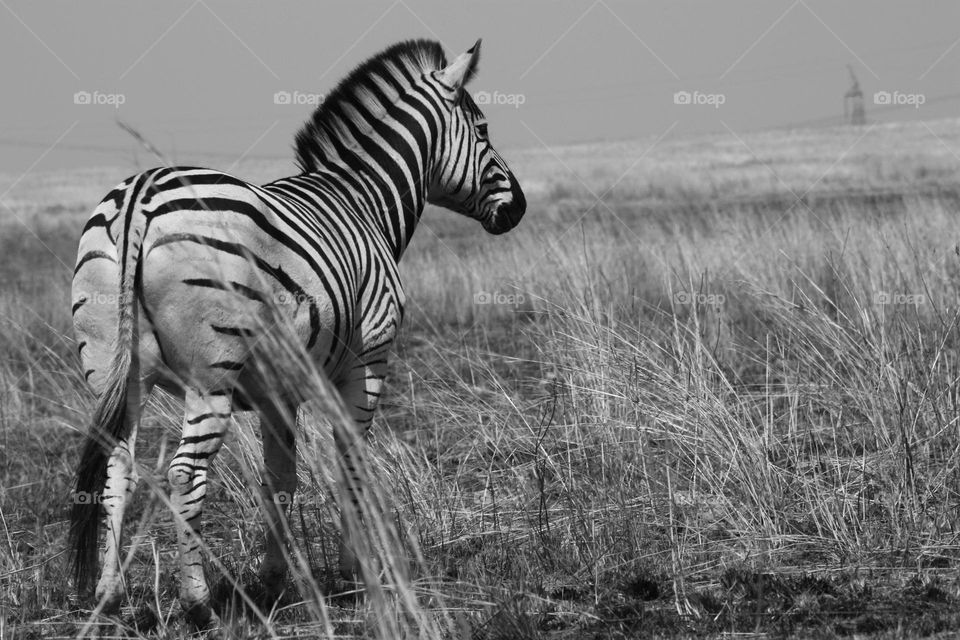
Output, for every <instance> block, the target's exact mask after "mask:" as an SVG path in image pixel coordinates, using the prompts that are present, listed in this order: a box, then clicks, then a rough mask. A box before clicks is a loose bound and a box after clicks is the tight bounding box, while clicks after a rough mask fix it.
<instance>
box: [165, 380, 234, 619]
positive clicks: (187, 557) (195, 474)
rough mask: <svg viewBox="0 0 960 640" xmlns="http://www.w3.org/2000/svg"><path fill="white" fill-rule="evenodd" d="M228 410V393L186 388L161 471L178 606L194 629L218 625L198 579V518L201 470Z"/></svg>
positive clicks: (204, 475)
mask: <svg viewBox="0 0 960 640" xmlns="http://www.w3.org/2000/svg"><path fill="white" fill-rule="evenodd" d="M231 411H232V405H231V400H230V396H229V395H201V394H200V393H198V392H197V391H195V390H193V389H189V390H188V391H187V394H186V411H185V414H184V419H183V436H182V437H181V439H180V445H179V446H178V447H177V453H176V454H175V455H174V456H173V460H172V461H171V462H170V468H169V470H168V471H167V478H168V480H169V481H170V502H171V504H172V505H173V510H174V523H175V526H176V529H177V542H178V545H179V548H180V606H181V607H183V611H184V613H185V614H186V616H187V618H188V619H189V620H190V621H191V622H193V623H194V624H195V625H196V626H198V627H200V628H206V627H215V626H217V625H218V624H219V618H218V617H217V614H216V613H214V611H213V609H212V608H211V607H210V588H209V587H208V586H207V581H206V579H205V578H204V575H203V560H202V555H201V547H202V546H203V545H202V534H201V516H202V514H203V498H204V496H205V495H206V493H207V470H208V469H209V466H210V463H211V462H212V461H213V458H214V457H215V456H216V455H217V452H218V451H219V450H220V445H221V444H223V437H224V435H225V434H226V431H227V428H228V426H229V425H230V414H231Z"/></svg>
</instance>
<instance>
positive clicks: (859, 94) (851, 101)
mask: <svg viewBox="0 0 960 640" xmlns="http://www.w3.org/2000/svg"><path fill="white" fill-rule="evenodd" d="M847 71H849V72H850V88H849V89H847V92H846V93H845V94H843V121H844V122H849V123H850V124H852V125H861V124H865V123H866V122H867V114H866V112H865V111H864V108H863V91H861V90H860V82H859V81H858V80H857V74H855V73H854V72H853V67H851V66H850V65H849V64H848V65H847Z"/></svg>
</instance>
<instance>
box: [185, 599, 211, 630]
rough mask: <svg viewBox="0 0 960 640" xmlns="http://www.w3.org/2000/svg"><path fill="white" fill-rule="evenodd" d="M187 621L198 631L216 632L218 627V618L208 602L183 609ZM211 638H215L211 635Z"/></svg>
mask: <svg viewBox="0 0 960 640" xmlns="http://www.w3.org/2000/svg"><path fill="white" fill-rule="evenodd" d="M181 606H182V605H181ZM183 614H184V616H185V617H186V619H187V621H188V622H190V624H192V625H193V626H194V627H196V628H197V629H198V630H200V631H211V632H213V631H216V630H217V629H219V627H220V617H219V616H218V615H217V614H216V613H215V612H214V610H213V608H212V607H211V606H210V603H209V602H197V603H195V604H191V605H187V606H185V607H183ZM211 637H217V636H216V635H213V636H211Z"/></svg>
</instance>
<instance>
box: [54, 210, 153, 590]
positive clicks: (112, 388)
mask: <svg viewBox="0 0 960 640" xmlns="http://www.w3.org/2000/svg"><path fill="white" fill-rule="evenodd" d="M130 197H133V195H132V194H131V196H130ZM135 209H136V208H135V207H134V206H133V203H131V204H130V205H129V209H128V211H127V212H126V215H127V216H133V215H134V212H135ZM125 222H127V225H125V226H126V229H127V231H126V232H125V233H124V235H123V236H122V238H123V239H122V241H121V242H120V243H118V245H119V246H118V247H117V249H118V252H119V253H120V254H121V259H120V261H119V262H120V278H119V282H118V285H119V292H118V293H119V295H118V324H117V340H116V343H115V345H116V346H115V349H116V351H115V352H114V355H113V362H112V363H111V365H110V368H109V369H108V370H107V377H106V380H105V384H104V386H103V388H102V392H101V394H100V396H99V398H98V400H97V406H96V410H95V411H94V414H93V420H92V422H91V425H90V430H89V432H88V434H87V440H86V443H85V444H84V447H83V453H82V454H81V457H80V464H79V467H78V468H77V477H76V485H75V487H76V492H75V493H74V496H73V507H72V509H71V511H70V542H71V548H72V551H73V571H74V576H75V578H76V581H77V587H78V590H80V591H81V592H82V591H84V590H86V589H87V588H88V587H89V586H90V584H91V582H92V579H93V578H94V577H95V576H96V574H97V568H98V567H97V565H98V551H99V549H98V547H99V539H100V521H101V514H100V501H101V497H102V495H103V491H104V487H105V486H106V482H107V464H108V462H109V460H110V454H111V452H112V451H113V449H114V447H115V446H116V444H117V443H118V442H120V441H122V440H125V439H126V438H127V437H129V435H130V430H131V426H132V425H133V423H134V421H135V420H136V419H137V417H136V412H138V411H139V409H140V399H139V397H137V394H138V392H139V376H140V366H139V355H138V352H137V351H138V345H137V342H138V340H137V324H138V317H137V316H138V314H137V293H136V290H135V287H136V286H137V283H138V281H139V279H140V278H139V274H140V245H141V241H142V237H141V230H140V229H134V228H132V227H134V225H132V224H129V223H130V222H131V221H125ZM131 383H132V390H133V393H130V391H131ZM131 454H132V452H131Z"/></svg>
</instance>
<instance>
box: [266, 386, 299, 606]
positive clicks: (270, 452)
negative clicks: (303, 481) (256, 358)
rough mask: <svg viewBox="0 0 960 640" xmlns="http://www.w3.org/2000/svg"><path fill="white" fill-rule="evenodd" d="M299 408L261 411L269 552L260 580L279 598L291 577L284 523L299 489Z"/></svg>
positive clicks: (272, 406) (271, 406)
mask: <svg viewBox="0 0 960 640" xmlns="http://www.w3.org/2000/svg"><path fill="white" fill-rule="evenodd" d="M296 423H297V407H296V405H291V406H280V407H278V406H277V405H276V404H274V403H272V402H269V401H268V402H267V403H266V406H264V407H262V408H261V409H260V431H261V432H262V434H263V462H264V472H263V506H264V525H265V527H266V538H267V541H266V553H265V554H264V557H263V564H262V565H260V581H261V582H262V583H263V586H264V588H265V589H266V592H267V594H269V595H271V596H278V595H279V593H278V592H279V590H280V589H281V588H282V587H283V582H284V580H285V579H286V575H287V563H286V559H285V558H284V554H283V549H284V540H285V535H284V531H285V530H286V526H285V524H284V521H285V518H286V513H287V510H288V509H289V507H290V505H291V504H293V496H294V493H295V492H296V490H297V436H296Z"/></svg>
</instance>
